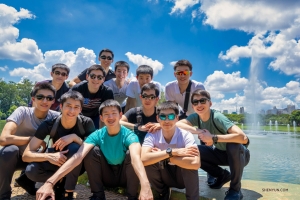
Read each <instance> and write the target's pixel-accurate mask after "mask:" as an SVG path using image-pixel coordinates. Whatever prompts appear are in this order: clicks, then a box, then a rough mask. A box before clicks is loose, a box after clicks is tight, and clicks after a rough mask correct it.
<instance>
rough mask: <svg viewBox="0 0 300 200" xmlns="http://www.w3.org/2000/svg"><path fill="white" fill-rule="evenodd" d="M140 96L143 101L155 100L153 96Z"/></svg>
mask: <svg viewBox="0 0 300 200" xmlns="http://www.w3.org/2000/svg"><path fill="white" fill-rule="evenodd" d="M141 96H142V98H143V99H146V100H153V99H156V96H154V95H145V94H142V95H141Z"/></svg>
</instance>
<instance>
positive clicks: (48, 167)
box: [23, 91, 95, 200]
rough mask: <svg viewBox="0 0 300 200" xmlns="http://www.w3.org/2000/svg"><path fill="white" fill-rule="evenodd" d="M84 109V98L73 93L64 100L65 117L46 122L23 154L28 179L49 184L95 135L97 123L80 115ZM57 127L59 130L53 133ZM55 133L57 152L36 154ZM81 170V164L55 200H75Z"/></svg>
mask: <svg viewBox="0 0 300 200" xmlns="http://www.w3.org/2000/svg"><path fill="white" fill-rule="evenodd" d="M82 105H83V97H82V95H81V94H80V93H79V92H76V91H69V92H67V93H65V94H64V95H63V96H62V97H61V104H60V110H61V116H59V117H58V118H54V119H51V120H47V121H44V122H43V123H42V124H41V125H40V126H39V127H38V129H37V131H36V133H35V134H34V137H33V138H32V139H31V140H30V142H29V144H28V146H27V148H26V149H25V152H24V154H23V161H24V162H28V163H29V164H28V165H27V167H26V171H25V173H26V175H27V177H28V178H30V179H31V180H33V181H35V182H45V181H46V180H47V179H48V178H49V177H50V176H52V175H53V174H54V173H55V172H56V171H57V170H58V169H59V167H61V166H62V165H63V163H64V162H66V160H67V159H69V158H70V157H71V156H72V155H74V154H75V153H76V152H77V150H78V149H79V148H80V145H81V144H82V143H83V140H84V139H85V137H87V136H89V135H90V134H91V133H92V132H94V131H95V126H94V124H93V121H92V120H91V119H90V118H89V117H85V116H83V115H79V114H80V112H81V109H82ZM79 123H80V124H79ZM54 127H56V130H52V129H53V128H54ZM52 131H55V133H54V135H53V136H52V138H51V139H52V141H53V145H52V147H53V148H48V150H49V151H48V152H46V153H41V152H36V149H37V148H38V147H39V146H40V145H41V144H42V143H43V142H44V140H45V138H46V137H47V135H51V132H52ZM50 150H52V152H50ZM81 169H82V164H79V165H78V166H77V167H76V168H74V169H73V170H72V171H71V172H70V173H68V174H67V175H66V176H65V178H64V179H63V181H62V182H61V183H60V184H57V185H56V191H55V197H56V198H55V199H58V200H62V199H63V200H72V199H73V191H74V189H75V186H76V183H77V178H78V176H79V175H80V174H81V173H83V170H81Z"/></svg>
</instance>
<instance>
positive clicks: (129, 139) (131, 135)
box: [124, 129, 140, 148]
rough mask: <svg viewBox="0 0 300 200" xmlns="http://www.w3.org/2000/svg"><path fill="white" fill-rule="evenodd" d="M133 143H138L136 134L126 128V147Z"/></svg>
mask: <svg viewBox="0 0 300 200" xmlns="http://www.w3.org/2000/svg"><path fill="white" fill-rule="evenodd" d="M133 143H140V141H139V138H138V136H137V135H136V134H134V133H133V132H132V131H131V130H129V129H128V130H127V134H126V138H125V142H124V144H125V146H126V147H127V148H128V147H129V146H130V145H131V144H133Z"/></svg>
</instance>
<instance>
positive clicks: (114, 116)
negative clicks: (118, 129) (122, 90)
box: [100, 106, 122, 127]
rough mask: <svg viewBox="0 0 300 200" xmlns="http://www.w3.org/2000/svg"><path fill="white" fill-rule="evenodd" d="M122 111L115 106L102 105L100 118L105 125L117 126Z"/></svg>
mask: <svg viewBox="0 0 300 200" xmlns="http://www.w3.org/2000/svg"><path fill="white" fill-rule="evenodd" d="M121 117H122V112H119V110H118V108H117V107H115V106H108V107H104V108H103V110H102V114H101V115H100V119H101V121H102V122H104V124H105V125H106V126H107V127H115V126H119V124H120V123H119V121H120V119H121Z"/></svg>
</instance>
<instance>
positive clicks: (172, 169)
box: [141, 101, 200, 200]
mask: <svg viewBox="0 0 300 200" xmlns="http://www.w3.org/2000/svg"><path fill="white" fill-rule="evenodd" d="M156 113H157V121H158V122H159V124H160V126H161V130H157V131H156V132H154V133H153V134H152V133H148V134H147V135H146V137H145V140H144V143H143V145H142V154H141V159H142V161H143V163H144V166H145V169H146V173H147V176H148V179H149V181H150V183H151V186H152V187H153V188H154V189H155V190H156V191H157V192H158V194H159V199H169V196H170V190H169V188H170V187H176V188H180V189H183V188H186V199H191V200H198V199H199V179H198V169H199V167H200V157H199V156H200V155H199V150H198V148H197V145H196V142H195V139H194V137H193V135H192V134H191V133H190V132H188V131H185V130H182V129H179V128H177V127H176V122H177V121H178V113H179V109H178V106H177V105H176V104H175V103H174V102H171V101H168V102H163V103H161V104H160V105H159V106H158V107H157V111H156Z"/></svg>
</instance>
